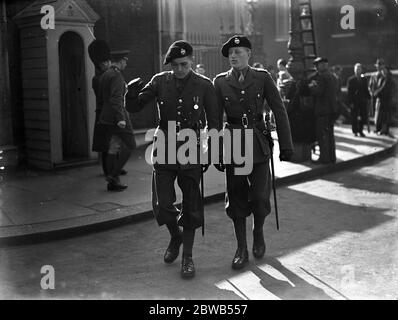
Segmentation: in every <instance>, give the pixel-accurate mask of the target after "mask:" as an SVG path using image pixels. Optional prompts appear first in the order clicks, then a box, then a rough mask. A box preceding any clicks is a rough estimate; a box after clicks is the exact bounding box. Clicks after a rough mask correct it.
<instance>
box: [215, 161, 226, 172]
mask: <svg viewBox="0 0 398 320" xmlns="http://www.w3.org/2000/svg"><path fill="white" fill-rule="evenodd" d="M214 166H215V167H216V169H217V170H218V171H220V172H224V171H225V165H224V164H223V163H216V164H215V165H214Z"/></svg>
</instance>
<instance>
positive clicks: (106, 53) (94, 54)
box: [88, 40, 110, 66]
mask: <svg viewBox="0 0 398 320" xmlns="http://www.w3.org/2000/svg"><path fill="white" fill-rule="evenodd" d="M88 55H89V57H90V59H91V61H92V62H93V63H94V65H95V66H99V65H100V64H101V62H104V61H107V60H110V49H109V46H108V44H107V43H106V42H105V41H104V40H94V41H93V42H91V43H90V45H89V46H88Z"/></svg>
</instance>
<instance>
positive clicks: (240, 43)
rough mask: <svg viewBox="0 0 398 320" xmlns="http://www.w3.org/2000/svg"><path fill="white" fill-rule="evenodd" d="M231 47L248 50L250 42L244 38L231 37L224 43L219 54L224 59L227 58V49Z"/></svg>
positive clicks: (250, 46) (250, 45)
mask: <svg viewBox="0 0 398 320" xmlns="http://www.w3.org/2000/svg"><path fill="white" fill-rule="evenodd" d="M233 47H245V48H248V49H251V48H252V44H251V43H250V40H249V39H248V38H247V37H245V36H238V35H236V36H233V37H232V38H230V39H229V40H228V41H227V42H225V43H224V44H223V46H222V49H221V53H222V55H223V56H224V57H226V58H228V56H229V54H228V53H229V49H230V48H233Z"/></svg>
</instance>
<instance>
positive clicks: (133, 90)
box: [126, 78, 145, 99]
mask: <svg viewBox="0 0 398 320" xmlns="http://www.w3.org/2000/svg"><path fill="white" fill-rule="evenodd" d="M144 87H145V83H144V81H142V79H141V78H137V79H134V80H132V81H130V82H129V84H128V92H127V95H126V98H127V99H136V98H137V97H138V95H139V93H140V91H141V90H142V89H143V88H144Z"/></svg>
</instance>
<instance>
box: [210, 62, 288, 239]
mask: <svg viewBox="0 0 398 320" xmlns="http://www.w3.org/2000/svg"><path fill="white" fill-rule="evenodd" d="M214 84H215V88H216V93H217V96H218V100H219V104H220V105H221V106H222V107H223V109H224V111H225V113H226V115H227V125H226V127H225V130H229V129H236V128H240V129H241V130H242V131H241V137H242V136H244V132H245V130H247V129H245V128H244V125H242V122H241V121H242V120H243V119H242V116H244V115H246V116H247V118H248V126H247V128H248V129H253V145H252V146H251V148H252V151H253V154H252V159H251V160H252V161H253V170H252V172H251V173H250V174H249V175H237V174H235V171H234V169H235V167H234V164H231V165H227V166H226V183H227V193H226V213H227V215H228V217H230V218H231V219H232V220H234V223H236V221H238V220H239V221H244V218H246V217H248V216H249V215H251V214H253V216H254V229H255V230H256V228H258V229H261V230H262V227H263V223H264V219H265V218H266V217H267V216H268V215H269V214H270V212H271V205H270V193H271V175H270V167H269V159H270V156H271V152H270V145H269V141H268V137H267V135H266V134H264V129H265V127H264V124H265V122H264V119H263V114H264V112H266V103H267V104H268V105H269V106H270V108H271V110H272V111H273V113H274V115H275V119H276V123H277V131H278V137H279V144H280V149H281V150H293V144H292V140H291V133H290V125H289V120H288V117H287V113H286V110H285V107H284V106H283V103H282V100H281V97H280V94H279V92H278V89H277V88H276V85H275V83H274V81H273V80H272V78H271V76H270V74H269V73H268V72H267V71H265V70H262V69H255V68H251V67H249V68H248V70H247V71H246V75H245V80H244V82H243V83H239V82H238V80H237V76H236V75H235V74H234V71H232V70H230V71H228V72H226V73H222V74H220V75H219V76H217V77H216V79H215V80H214ZM239 122H240V123H241V124H240V125H239ZM231 136H232V134H231ZM231 140H233V139H231ZM243 141H244V142H243V143H244V144H245V143H247V141H245V139H243ZM233 144H234V143H233V142H231V148H233V147H232V145H233ZM224 148H229V146H226V145H224ZM242 150H245V146H244V145H243V146H242ZM231 153H233V152H231ZM242 219H243V220H242ZM235 227H236V225H235ZM238 241H239V239H238Z"/></svg>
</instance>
